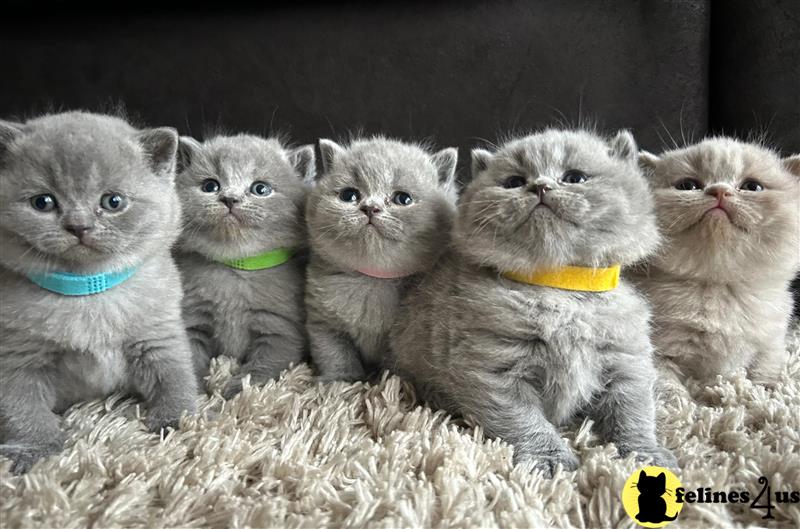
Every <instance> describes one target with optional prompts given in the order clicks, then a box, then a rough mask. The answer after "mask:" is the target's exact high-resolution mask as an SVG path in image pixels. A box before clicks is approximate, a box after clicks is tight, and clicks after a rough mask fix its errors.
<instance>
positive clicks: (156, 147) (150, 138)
mask: <svg viewBox="0 0 800 529" xmlns="http://www.w3.org/2000/svg"><path fill="white" fill-rule="evenodd" d="M136 141H138V142H139V145H141V146H142V149H144V155H145V158H146V159H147V163H148V165H149V166H150V169H152V171H153V172H154V173H155V174H157V175H158V176H169V177H172V176H174V174H175V161H176V157H177V153H178V131H177V130H175V129H173V128H172V127H159V128H157V129H147V130H143V131H141V132H139V133H138V134H137V135H136Z"/></svg>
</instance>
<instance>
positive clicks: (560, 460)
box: [514, 449, 580, 478]
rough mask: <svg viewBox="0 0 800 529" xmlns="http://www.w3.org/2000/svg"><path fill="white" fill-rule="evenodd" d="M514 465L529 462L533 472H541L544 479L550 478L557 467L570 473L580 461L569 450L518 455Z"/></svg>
mask: <svg viewBox="0 0 800 529" xmlns="http://www.w3.org/2000/svg"><path fill="white" fill-rule="evenodd" d="M514 459H515V463H517V462H522V461H530V462H532V463H533V468H534V469H535V470H541V471H542V474H543V475H544V477H546V478H552V477H553V476H554V475H555V473H556V470H558V468H559V466H560V467H561V468H562V469H563V470H564V471H565V472H572V471H573V470H576V469H577V468H578V466H580V460H579V459H578V457H577V456H576V455H575V454H573V453H572V451H571V450H569V449H567V450H559V451H558V452H548V453H542V454H530V455H524V456H523V455H520V457H519V458H517V457H516V455H515V457H514Z"/></svg>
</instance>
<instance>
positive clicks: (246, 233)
mask: <svg viewBox="0 0 800 529" xmlns="http://www.w3.org/2000/svg"><path fill="white" fill-rule="evenodd" d="M180 160H181V165H182V170H181V172H180V174H179V176H178V191H179V193H180V196H181V200H182V202H183V218H184V227H183V234H182V236H181V238H180V242H179V244H178V247H177V257H178V264H179V266H180V269H181V272H182V275H183V282H184V288H185V290H186V296H185V298H184V304H183V313H184V319H185V322H186V326H187V330H188V332H189V338H190V340H191V344H192V349H193V355H194V360H195V369H196V372H197V374H198V377H202V376H204V375H206V374H207V373H208V364H209V360H210V359H211V358H212V357H214V356H217V355H220V354H224V355H227V356H231V357H233V358H236V359H238V360H240V361H241V362H242V369H241V372H240V373H239V375H238V376H236V377H234V378H233V380H232V381H231V382H230V383H229V385H228V386H227V388H226V389H225V391H224V395H225V396H226V397H231V396H233V395H235V394H236V393H238V392H239V391H240V390H241V384H242V378H243V377H244V376H245V375H248V374H249V375H250V377H251V382H252V383H254V384H261V383H264V382H266V381H267V380H269V379H272V378H277V377H278V375H279V374H280V372H281V371H282V370H283V369H286V368H287V367H289V365H290V364H292V363H295V364H297V363H299V362H301V361H302V360H303V356H304V354H305V350H306V338H305V329H304V311H303V283H304V273H305V270H304V262H303V259H302V255H301V252H302V250H303V249H304V248H305V247H306V237H305V225H304V222H303V207H304V204H305V196H306V189H307V184H309V183H311V182H312V181H313V178H314V175H315V173H316V169H315V164H314V147H313V146H311V145H306V146H304V147H299V148H297V149H293V150H287V149H286V148H285V147H284V146H283V145H281V143H280V142H279V141H278V140H276V139H264V138H259V137H256V136H248V135H238V136H230V137H226V136H219V137H215V138H212V139H209V140H207V141H206V142H205V143H203V144H200V143H198V142H196V141H195V140H193V139H191V138H186V137H183V138H181V145H180ZM284 250H285V251H286V256H284V257H283V258H281V259H279V260H277V261H275V262H269V263H268V264H267V265H263V266H268V267H265V268H262V265H257V266H255V268H256V269H246V270H243V269H241V268H235V267H232V266H229V265H226V264H224V263H223V261H225V260H232V259H239V258H248V257H253V256H259V255H262V254H264V253H265V252H270V255H274V254H275V252H276V251H278V252H281V251H284ZM290 254H292V256H291V257H289V255H290ZM284 259H288V260H286V261H285V262H283V261H284ZM278 263H280V264H278ZM251 268H252V267H251Z"/></svg>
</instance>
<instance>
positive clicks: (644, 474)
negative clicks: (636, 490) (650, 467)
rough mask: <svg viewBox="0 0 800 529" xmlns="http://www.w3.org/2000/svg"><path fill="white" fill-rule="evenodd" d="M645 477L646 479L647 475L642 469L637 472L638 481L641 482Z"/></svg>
mask: <svg viewBox="0 0 800 529" xmlns="http://www.w3.org/2000/svg"><path fill="white" fill-rule="evenodd" d="M646 477H647V473H646V472H645V471H644V469H642V470H640V471H639V481H641V480H643V479H644V478H646Z"/></svg>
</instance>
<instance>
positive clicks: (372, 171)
mask: <svg viewBox="0 0 800 529" xmlns="http://www.w3.org/2000/svg"><path fill="white" fill-rule="evenodd" d="M320 152H321V154H322V166H323V172H322V174H321V176H320V177H319V178H318V180H317V184H316V186H315V188H314V189H313V190H312V191H311V192H310V194H309V197H308V201H307V204H306V221H307V224H308V231H309V240H310V244H311V258H310V262H309V265H308V272H307V283H306V310H307V319H306V327H307V330H308V335H309V344H310V349H311V358H312V360H313V362H314V364H315V366H316V369H317V372H318V374H319V377H320V379H321V380H323V381H333V380H344V381H354V380H364V379H366V378H367V377H368V376H369V375H370V374H372V373H374V372H375V371H378V370H380V369H381V368H383V367H384V366H383V363H384V358H385V355H386V354H387V351H388V334H389V329H390V328H391V326H392V324H393V322H394V318H395V314H396V312H397V309H398V306H399V303H400V299H401V298H402V295H403V292H404V291H405V290H407V289H408V285H409V284H410V283H411V282H413V281H414V280H415V278H417V277H418V276H419V274H420V272H423V271H425V270H427V269H428V268H430V267H431V265H432V264H433V263H434V262H435V261H436V259H437V258H438V255H439V253H440V252H441V250H443V249H444V247H445V245H446V244H447V240H448V236H449V231H450V227H451V224H452V218H453V214H454V211H455V202H456V186H455V168H456V160H457V155H458V151H457V150H456V149H454V148H450V149H444V150H441V151H438V152H436V153H434V154H431V153H429V152H428V151H427V150H426V149H425V148H423V147H421V146H419V145H414V144H409V143H404V142H401V141H397V140H392V139H388V138H383V137H374V138H369V139H357V140H354V141H353V142H351V143H350V144H349V145H347V146H340V145H338V144H337V143H335V142H333V141H330V140H325V139H323V140H320Z"/></svg>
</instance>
